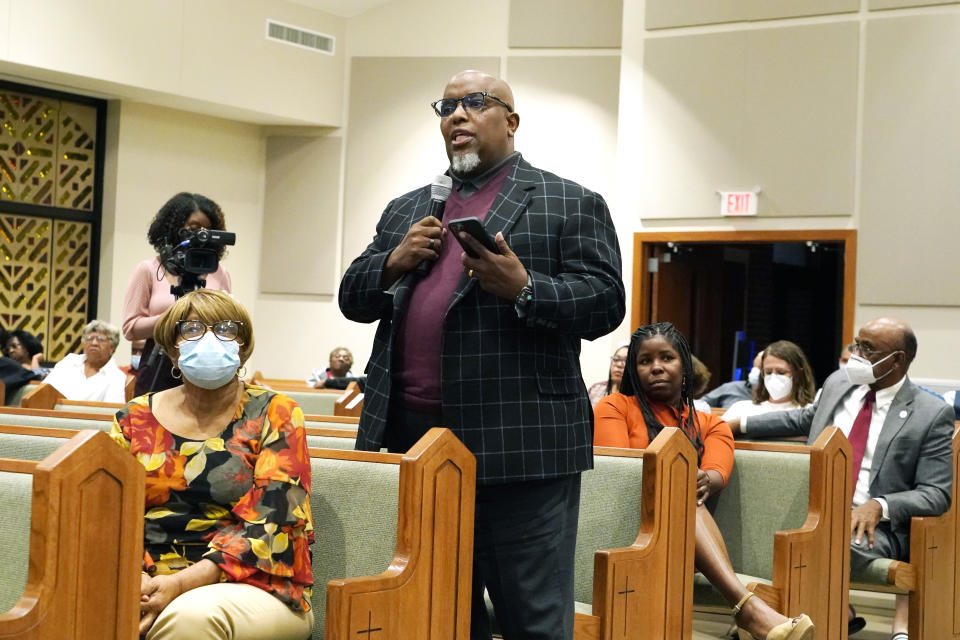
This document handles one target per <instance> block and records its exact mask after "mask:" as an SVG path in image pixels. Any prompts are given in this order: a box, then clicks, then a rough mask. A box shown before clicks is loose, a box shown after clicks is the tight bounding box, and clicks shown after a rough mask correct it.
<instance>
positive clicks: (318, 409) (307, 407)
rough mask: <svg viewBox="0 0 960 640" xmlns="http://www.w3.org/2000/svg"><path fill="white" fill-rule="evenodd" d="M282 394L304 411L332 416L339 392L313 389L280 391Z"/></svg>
mask: <svg viewBox="0 0 960 640" xmlns="http://www.w3.org/2000/svg"><path fill="white" fill-rule="evenodd" d="M280 393H282V394H283V395H285V396H287V397H289V398H290V399H291V400H293V401H294V402H296V403H297V404H298V405H300V409H301V410H302V411H303V412H304V413H308V414H310V415H320V416H332V415H333V408H334V406H335V405H336V403H337V398H339V397H340V394H336V393H317V392H314V391H281V392H280Z"/></svg>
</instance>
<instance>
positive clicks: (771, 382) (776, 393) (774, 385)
mask: <svg viewBox="0 0 960 640" xmlns="http://www.w3.org/2000/svg"><path fill="white" fill-rule="evenodd" d="M763 386H764V387H766V389H767V393H769V394H770V400H772V401H773V402H780V401H781V400H783V399H784V398H786V397H787V396H789V395H790V392H791V391H793V378H791V377H790V376H785V375H783V374H780V373H771V374H770V375H768V376H763Z"/></svg>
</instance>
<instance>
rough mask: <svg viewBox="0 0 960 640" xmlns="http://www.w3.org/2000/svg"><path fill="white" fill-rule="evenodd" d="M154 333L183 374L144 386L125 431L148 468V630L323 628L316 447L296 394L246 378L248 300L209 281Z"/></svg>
mask: <svg viewBox="0 0 960 640" xmlns="http://www.w3.org/2000/svg"><path fill="white" fill-rule="evenodd" d="M154 339H155V340H156V342H157V344H159V345H160V346H161V347H163V349H164V351H165V352H166V353H167V354H168V355H169V356H170V360H171V362H172V364H173V375H174V377H180V378H182V380H183V384H182V385H181V386H178V387H174V388H172V389H167V390H164V391H160V392H156V393H148V394H146V395H144V396H140V397H138V398H135V399H134V400H132V401H131V402H130V403H128V404H127V405H126V406H125V407H124V408H123V409H121V410H120V411H119V412H118V413H117V415H116V417H115V419H114V423H113V427H112V429H111V436H112V437H113V439H114V440H115V441H116V442H117V443H118V444H120V445H121V446H123V447H124V448H125V449H127V450H128V451H130V453H131V454H133V455H135V456H136V458H137V460H139V461H140V462H141V463H142V464H143V466H144V468H145V469H146V505H145V514H144V518H145V520H144V540H143V544H144V558H143V574H142V577H141V600H140V616H141V617H140V633H141V635H142V636H143V635H145V637H146V638H147V640H168V639H181V638H182V639H187V638H217V639H222V640H244V639H247V638H273V639H279V640H286V639H289V640H303V639H304V638H306V637H308V636H309V635H310V632H311V629H312V627H313V615H312V613H311V612H310V596H311V593H312V585H313V575H312V571H311V564H310V548H309V545H310V543H311V542H312V541H313V523H312V520H311V515H310V458H309V454H308V453H307V443H306V433H305V430H304V427H303V413H302V411H301V410H300V408H299V407H298V406H297V404H296V403H295V402H293V401H292V400H291V399H290V398H288V397H286V396H284V395H282V394H278V393H275V392H273V391H268V390H266V389H263V388H260V387H254V386H251V385H247V384H245V383H244V382H243V381H242V380H240V378H239V377H238V373H239V370H240V369H241V367H242V366H243V364H244V363H245V362H246V361H247V359H248V358H249V357H250V354H251V353H252V352H253V345H254V339H253V326H252V324H251V321H250V316H249V315H248V314H247V311H246V309H244V308H243V306H241V305H240V304H239V303H237V302H236V301H235V300H234V299H233V298H231V297H230V296H229V295H228V294H226V293H222V292H220V291H213V290H209V289H198V290H196V291H193V292H191V293H188V294H187V295H185V296H184V297H183V298H180V299H179V300H177V301H176V302H174V303H173V306H171V307H170V308H169V309H167V311H166V312H165V313H164V314H163V315H162V316H161V317H160V319H159V320H158V321H157V324H156V327H155V329H154Z"/></svg>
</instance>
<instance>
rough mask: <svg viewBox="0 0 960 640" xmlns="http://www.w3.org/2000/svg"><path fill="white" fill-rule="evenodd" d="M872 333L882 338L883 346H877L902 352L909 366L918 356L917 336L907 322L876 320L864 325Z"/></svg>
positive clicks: (888, 318) (898, 319)
mask: <svg viewBox="0 0 960 640" xmlns="http://www.w3.org/2000/svg"><path fill="white" fill-rule="evenodd" d="M864 329H866V330H867V331H870V332H871V333H873V334H875V335H876V336H879V337H881V338H882V342H883V344H882V345H875V346H878V347H880V348H884V349H885V350H887V351H894V350H901V351H903V352H904V353H905V354H906V357H907V364H910V363H911V362H913V359H914V358H915V357H916V355H917V336H916V334H915V333H914V332H913V329H911V328H910V325H908V324H907V323H906V322H904V321H903V320H901V319H900V318H892V317H883V318H874V319H873V320H871V321H870V322H868V323H867V324H865V325H863V329H861V331H863V330H864Z"/></svg>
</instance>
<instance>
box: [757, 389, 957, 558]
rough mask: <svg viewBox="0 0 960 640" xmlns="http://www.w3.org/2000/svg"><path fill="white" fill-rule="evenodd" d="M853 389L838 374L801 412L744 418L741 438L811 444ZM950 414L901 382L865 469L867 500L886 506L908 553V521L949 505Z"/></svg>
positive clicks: (938, 402)
mask: <svg viewBox="0 0 960 640" xmlns="http://www.w3.org/2000/svg"><path fill="white" fill-rule="evenodd" d="M852 388H853V385H851V384H850V382H849V380H847V377H846V375H844V373H843V372H842V371H837V372H836V373H833V374H832V375H831V376H830V377H829V378H827V380H826V382H824V384H823V391H822V392H821V393H820V398H819V400H818V401H817V402H816V403H814V404H811V405H809V406H807V407H805V408H803V409H795V410H793V411H778V412H774V413H768V414H764V415H760V416H751V417H750V418H749V419H748V420H747V433H746V435H747V437H750V438H764V437H768V438H772V437H778V436H785V435H801V434H803V435H807V434H809V438H808V442H810V443H813V441H814V440H816V439H817V436H819V435H820V432H821V431H823V430H824V429H825V428H827V427H828V426H830V421H831V420H832V419H833V415H834V413H835V412H836V410H837V407H839V406H840V403H841V402H842V401H843V399H844V397H845V396H846V395H847V393H848V392H849V391H850V390H851V389H852ZM952 438H953V410H952V409H951V407H950V406H949V405H947V404H946V403H944V402H943V401H942V400H938V399H937V398H935V397H934V396H932V395H930V394H929V393H926V392H924V391H923V390H921V389H919V388H917V386H916V385H914V384H913V383H912V382H910V379H909V378H907V379H906V380H905V381H904V383H903V386H902V387H900V391H898V392H897V395H896V396H894V398H893V402H892V403H891V405H890V410H889V411H888V412H887V418H886V420H885V421H884V423H883V427H882V428H881V430H880V439H879V440H878V441H877V449H876V451H875V452H874V454H873V464H872V467H871V469H870V497H873V498H876V497H882V498H884V499H885V500H886V501H887V504H888V505H889V508H890V527H891V530H892V531H893V532H894V534H896V536H897V537H898V539H899V541H900V544H901V547H900V548H901V549H909V546H908V544H909V543H908V536H909V534H910V518H912V517H913V516H936V515H940V514H942V513H943V512H944V511H946V510H947V509H948V508H949V507H950V496H951V491H952V487H953V463H952V461H953V453H952V452H953V448H952V444H951V440H952Z"/></svg>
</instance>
